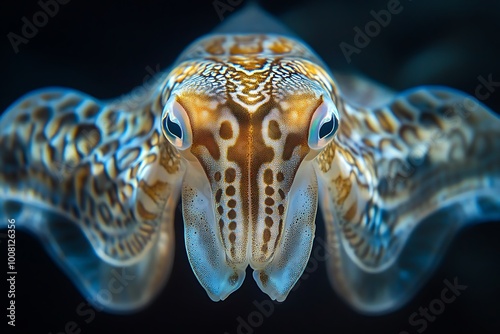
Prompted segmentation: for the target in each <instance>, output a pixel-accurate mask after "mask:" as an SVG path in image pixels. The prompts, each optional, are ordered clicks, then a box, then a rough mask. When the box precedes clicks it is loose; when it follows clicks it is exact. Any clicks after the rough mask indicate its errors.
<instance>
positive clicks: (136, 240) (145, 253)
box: [0, 88, 185, 312]
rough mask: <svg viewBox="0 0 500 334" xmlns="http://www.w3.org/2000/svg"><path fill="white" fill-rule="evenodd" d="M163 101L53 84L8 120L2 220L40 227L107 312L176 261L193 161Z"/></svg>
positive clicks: (128, 301) (0, 135)
mask: <svg viewBox="0 0 500 334" xmlns="http://www.w3.org/2000/svg"><path fill="white" fill-rule="evenodd" d="M148 94H149V92H148ZM150 95H151V94H150ZM157 96H158V95H157ZM158 107H159V101H158V100H155V99H153V98H152V95H151V96H146V95H145V96H142V99H141V103H140V104H137V103H134V101H133V100H130V101H128V103H123V101H116V102H114V103H109V104H104V103H103V102H100V101H97V100H95V99H93V98H92V97H89V96H87V95H85V94H82V93H80V92H77V91H74V90H68V89H60V88H52V89H43V90H39V91H35V92H33V93H31V94H29V95H27V96H25V97H23V98H22V99H20V100H19V101H17V102H16V103H14V104H13V105H12V106H11V107H10V108H9V109H8V110H7V111H6V113H5V115H3V117H2V119H1V121H0V124H1V126H0V146H1V147H2V151H1V152H0V185H1V186H0V198H1V201H0V204H1V205H2V206H1V209H0V214H1V215H2V217H3V218H2V219H7V218H8V219H16V220H17V226H19V227H22V228H27V229H28V230H31V231H32V232H34V233H35V234H36V235H38V236H39V237H40V238H41V239H42V240H43V241H44V245H45V247H46V248H47V249H48V250H49V252H50V253H51V254H52V255H53V257H54V258H55V259H56V260H57V262H58V264H59V265H60V266H61V267H62V268H63V269H64V270H65V271H66V272H67V273H68V274H69V275H70V276H71V277H72V279H73V280H74V281H75V283H76V284H77V286H78V287H79V288H80V289H81V290H82V292H83V293H84V294H85V295H86V296H87V297H88V298H89V299H90V300H92V302H93V303H94V305H96V306H99V307H101V308H105V309H108V310H113V311H118V312H119V311H127V310H129V309H137V308H139V307H141V306H143V305H145V303H147V302H148V301H149V300H150V299H151V297H152V296H153V295H154V294H155V293H156V292H157V291H158V289H159V288H160V287H161V286H162V285H163V283H164V281H165V279H166V277H167V276H168V275H169V272H170V268H171V265H172V260H173V257H172V252H173V247H174V240H173V219H174V211H175V207H176V204H177V200H178V198H179V189H180V186H181V180H182V174H183V173H184V171H185V166H184V165H183V164H182V162H181V160H180V158H179V155H178V153H177V152H176V150H175V149H173V148H172V147H171V145H170V144H169V143H168V142H167V141H165V140H163V136H162V134H161V133H160V131H159V125H158V123H159V114H160V113H161V110H160V111H158V109H157V108H158ZM51 214H53V215H57V216H62V218H63V220H66V221H69V222H71V223H72V224H68V223H67V222H65V223H61V217H53V216H52V215H51ZM58 218H59V219H58ZM82 232H83V235H82ZM118 277H122V280H121V281H120V280H119V278H118ZM123 277H126V278H130V281H123ZM132 278H133V279H132ZM125 287H126V288H125ZM110 291H111V293H110Z"/></svg>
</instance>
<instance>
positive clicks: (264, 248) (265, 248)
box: [260, 244, 269, 253]
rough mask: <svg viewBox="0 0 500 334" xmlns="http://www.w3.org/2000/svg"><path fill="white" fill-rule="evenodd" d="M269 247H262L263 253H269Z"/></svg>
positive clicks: (264, 245)
mask: <svg viewBox="0 0 500 334" xmlns="http://www.w3.org/2000/svg"><path fill="white" fill-rule="evenodd" d="M268 249H269V247H268V246H267V244H263V245H262V247H260V250H261V252H262V253H267V251H268Z"/></svg>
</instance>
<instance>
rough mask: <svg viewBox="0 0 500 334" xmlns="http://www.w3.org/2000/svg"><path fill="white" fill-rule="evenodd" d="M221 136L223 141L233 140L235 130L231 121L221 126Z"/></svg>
mask: <svg viewBox="0 0 500 334" xmlns="http://www.w3.org/2000/svg"><path fill="white" fill-rule="evenodd" d="M219 135H220V137H221V138H222V139H231V138H233V128H232V126H231V123H230V122H229V121H224V122H222V124H221V125H220V129H219Z"/></svg>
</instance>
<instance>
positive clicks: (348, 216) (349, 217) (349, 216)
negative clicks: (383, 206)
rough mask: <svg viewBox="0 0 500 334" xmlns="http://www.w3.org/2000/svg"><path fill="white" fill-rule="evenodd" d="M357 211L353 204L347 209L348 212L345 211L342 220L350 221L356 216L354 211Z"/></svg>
mask: <svg viewBox="0 0 500 334" xmlns="http://www.w3.org/2000/svg"><path fill="white" fill-rule="evenodd" d="M357 210H358V206H357V204H356V202H354V203H353V204H352V205H351V207H350V208H349V210H347V212H346V213H345V215H344V218H345V219H346V220H348V221H351V220H352V219H353V218H354V216H355V215H356V211H357Z"/></svg>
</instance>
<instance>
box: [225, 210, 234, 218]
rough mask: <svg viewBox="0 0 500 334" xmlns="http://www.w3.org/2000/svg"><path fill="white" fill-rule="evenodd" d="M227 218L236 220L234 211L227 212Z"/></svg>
mask: <svg viewBox="0 0 500 334" xmlns="http://www.w3.org/2000/svg"><path fill="white" fill-rule="evenodd" d="M227 217H228V218H229V219H235V218H236V211H234V210H233V209H231V210H229V212H228V213H227Z"/></svg>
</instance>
